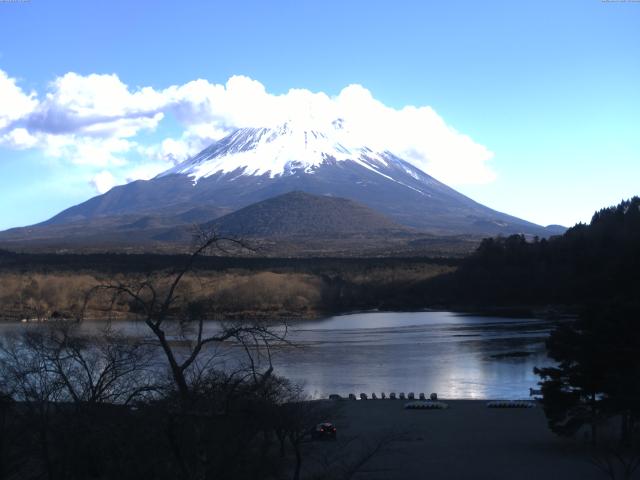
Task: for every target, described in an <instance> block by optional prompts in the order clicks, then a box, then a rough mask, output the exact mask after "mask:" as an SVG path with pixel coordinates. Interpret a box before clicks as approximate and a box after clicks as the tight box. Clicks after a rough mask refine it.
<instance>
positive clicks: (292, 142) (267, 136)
mask: <svg viewBox="0 0 640 480" xmlns="http://www.w3.org/2000/svg"><path fill="white" fill-rule="evenodd" d="M388 158H389V154H388V152H374V151H373V150H371V149H370V148H368V147H367V146H366V145H358V144H353V143H350V142H349V137H348V133H347V132H345V130H344V128H343V123H342V120H341V119H337V120H335V121H334V122H333V123H332V124H331V125H330V126H329V127H328V128H326V129H323V130H322V131H321V130H319V129H317V128H313V127H312V126H311V125H309V124H307V125H305V124H301V123H296V122H293V121H288V122H286V123H283V124H281V125H279V126H277V127H275V128H241V129H238V130H236V131H235V132H233V133H232V134H230V135H228V136H227V137H225V138H223V139H222V140H220V141H219V142H216V143H214V144H213V145H211V146H210V147H208V148H206V149H205V150H203V151H202V152H200V153H199V154H197V155H196V156H194V157H192V158H190V159H188V160H186V161H185V162H183V163H181V164H179V165H176V166H175V167H173V168H171V169H170V170H168V171H166V172H164V173H162V174H160V176H165V175H169V174H174V173H177V174H186V175H189V177H191V178H192V179H193V180H194V181H196V182H197V181H198V180H199V179H201V178H203V177H205V178H206V177H210V176H211V175H214V174H217V173H230V172H237V174H240V175H265V174H268V175H269V177H271V178H273V177H275V176H278V175H287V174H292V173H295V172H298V171H304V172H305V173H309V174H312V173H314V171H315V170H316V169H317V168H318V167H319V166H320V165H322V164H323V163H325V162H335V161H337V162H340V161H346V160H351V161H354V162H356V163H359V164H361V165H362V166H364V167H365V168H368V169H371V170H374V171H375V170H377V169H379V168H380V167H386V166H387V165H388Z"/></svg>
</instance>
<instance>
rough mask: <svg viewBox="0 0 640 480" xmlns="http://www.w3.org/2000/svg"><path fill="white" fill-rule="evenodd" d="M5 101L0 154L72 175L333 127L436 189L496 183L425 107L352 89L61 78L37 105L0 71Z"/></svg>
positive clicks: (468, 142)
mask: <svg viewBox="0 0 640 480" xmlns="http://www.w3.org/2000/svg"><path fill="white" fill-rule="evenodd" d="M5 97H6V98H11V99H12V100H11V102H10V103H7V104H6V105H3V103H2V102H0V144H2V145H5V146H9V147H12V148H29V147H38V148H42V149H43V150H44V152H45V153H46V154H47V155H50V156H54V157H56V158H61V159H66V160H68V161H70V162H73V163H74V164H78V165H94V166H99V167H102V168H104V167H107V166H114V165H122V164H124V163H126V162H128V161H129V162H130V161H131V159H130V155H132V154H137V155H138V156H139V157H141V160H138V163H140V162H142V163H141V165H142V166H140V165H138V164H136V165H134V166H132V167H131V168H130V169H129V170H130V171H134V170H135V169H136V168H138V167H139V170H138V171H139V172H149V171H152V170H153V171H155V170H157V168H158V166H160V167H161V166H163V165H164V167H166V168H169V167H171V166H172V165H174V164H175V163H177V162H179V161H182V160H184V159H186V158H188V157H189V156H191V155H193V154H195V153H197V152H198V151H199V150H201V149H202V148H204V147H206V146H207V145H208V144H210V143H211V142H213V141H215V140H218V139H220V138H222V137H223V136H224V135H226V134H228V133H229V132H231V131H232V130H233V129H235V128H241V127H263V126H266V127H268V126H274V125H277V124H281V123H283V122H285V121H290V120H295V121H296V122H297V123H303V124H304V125H305V126H308V127H309V128H317V129H323V128H326V127H327V126H329V125H330V124H331V123H332V122H334V121H335V120H336V119H341V120H342V123H343V125H344V129H345V130H344V131H345V133H347V134H348V136H349V138H350V139H354V143H359V144H365V145H368V146H370V147H371V148H373V149H376V150H380V149H386V150H390V151H391V152H393V153H395V154H396V155H398V156H400V157H402V158H405V159H406V160H408V161H410V162H411V163H413V164H415V165H416V166H418V167H419V168H421V169H423V170H425V171H426V172H427V173H429V174H431V175H433V176H435V177H436V178H438V179H440V180H442V181H444V182H445V183H450V184H454V185H460V184H470V183H486V182H489V181H491V180H493V179H494V178H495V174H494V172H493V171H492V169H491V168H490V165H489V162H490V160H491V158H492V157H493V153H492V152H491V151H490V150H489V149H488V148H487V147H485V146H483V145H481V144H479V143H477V142H475V141H474V140H473V139H471V138H470V137H469V136H467V135H464V134H462V133H460V132H458V131H457V130H455V129H454V128H453V127H452V126H450V125H448V124H447V123H446V122H445V121H444V120H443V119H442V117H440V116H439V115H438V114H437V113H436V112H435V111H434V110H433V109H432V108H431V107H428V106H406V107H403V108H399V109H398V108H393V107H389V106H386V105H385V104H383V103H382V102H381V101H379V100H377V99H376V98H374V96H373V95H372V93H371V92H370V91H369V90H367V89H366V88H364V87H363V86H361V85H349V86H347V87H345V88H344V89H343V90H342V91H341V92H340V93H339V94H338V95H336V96H329V95H327V94H325V93H323V92H311V91H309V90H305V89H291V90H289V91H288V92H287V93H285V94H281V95H275V94H271V93H269V92H267V90H266V88H265V87H264V85H262V84H261V83H260V82H258V81H256V80H253V79H251V78H248V77H245V76H233V77H231V78H230V79H229V80H228V81H227V82H226V84H224V85H223V84H214V83H211V82H209V81H207V80H202V79H198V80H194V81H191V82H188V83H186V84H184V85H173V86H170V87H168V88H165V89H163V90H156V89H154V88H151V87H136V88H131V87H129V86H127V85H126V84H125V83H124V82H122V81H121V80H120V79H119V78H118V76H117V75H114V74H111V75H97V74H91V75H86V76H83V75H79V74H76V73H73V72H70V73H67V74H65V75H63V76H61V77H58V78H56V79H55V80H54V81H53V82H51V84H50V85H49V88H48V91H47V92H46V94H45V95H44V97H43V99H42V100H41V101H39V102H38V100H37V96H36V95H35V93H30V94H25V93H24V92H22V90H21V89H20V88H19V87H17V86H16V82H15V79H12V78H9V77H8V76H7V75H6V74H5V73H4V72H2V71H0V99H2V98H5ZM14 98H15V99H14ZM7 105H8V106H7ZM166 114H170V115H172V116H173V117H174V118H175V119H176V120H177V121H178V122H179V124H180V125H181V127H182V131H181V132H178V133H177V136H174V137H171V138H165V139H164V140H161V141H158V142H157V143H151V144H150V143H144V142H141V141H140V140H139V139H138V135H139V133H140V132H141V131H143V130H147V131H154V130H155V129H156V128H157V126H158V125H159V124H160V123H161V122H162V120H163V118H164V117H165V115H166ZM3 129H4V130H3ZM134 163H135V162H134ZM145 165H151V167H149V168H145V167H144V166H145ZM145 175H146V174H145ZM135 177H136V175H133V176H131V175H130V176H128V177H127V178H135ZM137 178H142V177H139V176H138V177H137Z"/></svg>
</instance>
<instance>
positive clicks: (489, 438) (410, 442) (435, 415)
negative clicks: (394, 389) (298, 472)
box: [321, 400, 605, 480]
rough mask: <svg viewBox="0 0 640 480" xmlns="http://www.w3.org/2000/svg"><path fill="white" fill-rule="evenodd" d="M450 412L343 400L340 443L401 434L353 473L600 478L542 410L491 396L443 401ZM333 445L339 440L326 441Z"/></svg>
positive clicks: (384, 476) (373, 475)
mask: <svg viewBox="0 0 640 480" xmlns="http://www.w3.org/2000/svg"><path fill="white" fill-rule="evenodd" d="M443 401H444V402H446V403H447V404H448V406H449V408H448V409H446V410H405V409H404V408H403V407H404V403H405V402H404V401H400V400H395V401H394V400H367V401H340V402H335V403H336V404H339V405H340V407H339V412H340V413H338V414H336V416H335V419H334V421H335V423H336V426H337V428H338V437H339V439H338V442H335V443H336V446H335V447H334V446H331V445H327V446H326V447H325V446H324V445H323V446H321V448H325V449H327V451H329V449H332V448H333V449H335V450H339V449H341V448H347V446H348V445H349V441H350V440H352V439H357V441H364V442H365V443H368V444H369V445H374V444H376V442H378V441H379V440H382V439H384V438H385V437H386V438H389V437H390V436H395V438H396V440H395V441H393V442H390V443H387V444H385V446H384V447H383V448H382V450H381V452H379V453H377V454H376V455H374V456H373V457H372V458H371V460H370V461H368V462H367V463H366V465H364V467H363V469H364V470H365V471H364V472H362V473H359V474H358V475H356V477H355V478H367V479H369V478H371V479H436V480H440V479H443V480H444V479H487V480H489V479H491V480H500V479H523V480H524V479H532V480H533V479H536V480H537V479H546V480H553V479H574V478H575V479H585V480H590V479H601V478H605V477H603V475H602V473H601V472H599V471H598V470H597V469H596V468H595V467H594V466H593V465H592V464H590V463H589V455H588V454H587V452H586V450H585V447H584V445H583V444H581V442H577V441H571V440H567V439H562V438H559V437H557V436H556V435H554V434H553V433H551V432H550V431H549V429H548V427H547V424H546V419H545V416H544V412H543V410H542V408H540V407H539V406H538V407H536V408H531V409H490V408H487V407H486V403H487V402H486V401H480V400H443ZM326 443H327V444H329V443H333V442H326Z"/></svg>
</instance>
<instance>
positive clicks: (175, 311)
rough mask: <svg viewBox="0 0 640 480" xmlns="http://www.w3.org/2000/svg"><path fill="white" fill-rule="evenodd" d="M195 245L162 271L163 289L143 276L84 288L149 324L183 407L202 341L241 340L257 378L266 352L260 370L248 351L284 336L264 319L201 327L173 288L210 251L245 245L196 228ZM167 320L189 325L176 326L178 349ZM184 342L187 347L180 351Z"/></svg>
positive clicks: (201, 316) (199, 316)
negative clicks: (126, 306) (105, 294)
mask: <svg viewBox="0 0 640 480" xmlns="http://www.w3.org/2000/svg"><path fill="white" fill-rule="evenodd" d="M195 245H196V246H195V248H194V250H193V252H192V253H191V254H190V255H189V256H188V258H187V260H186V262H185V264H184V265H183V266H182V268H180V269H178V270H176V271H175V272H173V273H172V274H169V275H168V277H167V279H168V285H167V286H165V287H164V288H163V286H161V285H160V282H158V281H157V279H156V280H154V279H152V278H146V279H144V280H142V281H139V282H135V283H123V282H118V283H110V284H106V285H100V286H97V287H95V288H94V289H92V291H91V292H90V295H91V294H93V293H95V292H97V291H109V292H111V293H112V295H113V296H112V303H115V302H118V301H122V300H123V299H124V300H126V301H128V302H129V303H130V304H132V306H133V310H134V311H136V312H138V316H139V317H140V318H141V320H142V321H143V322H144V323H145V324H146V326H147V327H149V330H150V332H151V333H152V334H153V335H154V337H155V338H156V339H157V341H158V343H159V346H160V348H161V350H162V352H163V353H164V356H165V358H166V360H167V363H168V365H169V370H170V372H171V376H172V379H173V382H174V384H175V387H176V389H177V392H178V394H179V397H180V400H181V403H182V405H183V407H186V406H187V405H188V404H189V401H190V396H191V395H190V393H191V388H190V385H189V383H190V382H189V373H190V369H191V368H192V367H196V366H197V360H198V359H199V356H200V354H201V353H202V351H203V349H205V348H206V347H207V346H209V345H211V344H216V343H217V344H220V343H223V342H227V341H235V342H238V343H239V344H241V345H242V346H243V347H244V349H245V352H246V353H247V358H248V359H249V362H250V365H251V369H252V375H253V376H254V378H255V380H256V381H257V380H258V379H259V378H261V379H265V378H268V376H269V375H270V374H271V373H272V371H273V367H272V365H271V363H270V355H269V354H268V355H267V358H268V359H269V367H268V368H267V370H266V371H265V372H262V373H259V372H258V371H257V370H256V368H255V367H256V364H255V362H254V356H253V355H255V354H256V352H259V351H261V350H263V351H267V352H269V351H270V350H269V347H270V344H271V343H272V342H280V341H283V340H284V338H285V336H286V328H285V329H284V330H276V329H273V328H271V326H270V325H268V324H266V323H265V322H220V323H219V324H218V328H215V329H214V330H215V331H213V332H210V331H205V330H206V329H205V312H204V311H203V310H202V309H201V308H197V305H196V304H194V303H190V299H189V298H183V297H181V296H180V294H179V293H178V291H179V286H180V284H181V282H182V280H183V279H184V277H185V275H187V274H188V273H189V272H191V271H192V270H193V268H194V264H195V262H196V260H197V259H198V258H199V257H200V256H202V255H205V254H207V253H208V252H210V251H218V252H222V253H225V254H229V253H232V252H234V251H237V250H238V249H249V247H248V245H247V244H246V243H244V242H243V241H242V240H239V239H236V238H228V237H223V236H220V235H218V234H216V233H215V232H212V231H209V232H203V231H199V232H198V233H197V235H196V238H195ZM90 295H88V297H87V299H89V298H90ZM87 301H88V300H87ZM86 303H87V302H85V305H86ZM194 307H195V308H194ZM168 320H179V321H180V325H182V326H184V324H185V323H187V324H188V325H189V326H190V327H192V328H191V330H189V329H182V330H181V331H180V334H181V336H182V340H188V341H187V342H182V343H181V346H180V348H176V347H175V346H174V345H173V343H172V338H171V329H174V330H175V327H176V323H175V322H168ZM193 327H194V328H193ZM185 343H187V344H188V345H185ZM184 347H188V351H187V352H186V353H185V348H184ZM252 352H253V353H252Z"/></svg>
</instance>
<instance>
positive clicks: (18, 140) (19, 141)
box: [0, 128, 38, 150]
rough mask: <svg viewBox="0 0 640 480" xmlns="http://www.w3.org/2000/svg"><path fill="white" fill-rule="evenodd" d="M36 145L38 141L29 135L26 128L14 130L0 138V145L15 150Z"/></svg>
mask: <svg viewBox="0 0 640 480" xmlns="http://www.w3.org/2000/svg"><path fill="white" fill-rule="evenodd" d="M37 143H38V139H37V138H36V137H34V136H33V135H31V134H30V133H29V131H28V130H27V129H26V128H14V129H13V130H10V131H9V132H8V133H5V134H4V135H2V136H0V145H5V146H8V147H10V148H14V149H16V150H22V149H24V148H31V147H33V146H35V145H36V144H37Z"/></svg>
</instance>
